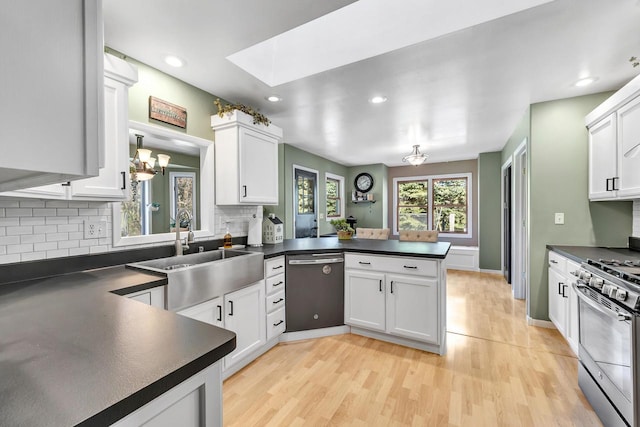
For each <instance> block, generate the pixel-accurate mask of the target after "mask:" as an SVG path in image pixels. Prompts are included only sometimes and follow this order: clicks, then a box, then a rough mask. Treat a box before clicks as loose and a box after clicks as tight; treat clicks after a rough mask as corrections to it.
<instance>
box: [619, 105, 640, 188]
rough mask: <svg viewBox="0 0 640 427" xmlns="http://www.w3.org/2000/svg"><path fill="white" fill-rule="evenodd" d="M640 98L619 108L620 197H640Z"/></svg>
mask: <svg viewBox="0 0 640 427" xmlns="http://www.w3.org/2000/svg"><path fill="white" fill-rule="evenodd" d="M639 170H640V98H636V99H635V100H633V101H631V102H629V103H628V104H627V105H625V106H624V107H622V108H621V109H620V110H618V175H617V176H618V177H619V179H618V180H616V189H617V190H618V197H624V198H635V197H640V173H638V171H639Z"/></svg>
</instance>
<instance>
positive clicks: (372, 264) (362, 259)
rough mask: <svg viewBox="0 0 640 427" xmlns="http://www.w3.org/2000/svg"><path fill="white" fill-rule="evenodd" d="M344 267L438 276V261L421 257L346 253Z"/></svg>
mask: <svg viewBox="0 0 640 427" xmlns="http://www.w3.org/2000/svg"><path fill="white" fill-rule="evenodd" d="M345 268H355V269H358V270H371V271H384V272H389V273H400V274H411V275H419V276H431V277H438V261H434V260H432V259H422V258H410V257H402V258H400V257H391V256H379V255H365V254H350V253H347V254H345Z"/></svg>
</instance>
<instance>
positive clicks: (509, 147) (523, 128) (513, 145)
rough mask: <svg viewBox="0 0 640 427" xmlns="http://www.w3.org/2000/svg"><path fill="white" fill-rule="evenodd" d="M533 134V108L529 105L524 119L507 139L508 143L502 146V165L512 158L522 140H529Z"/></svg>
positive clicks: (523, 116)
mask: <svg viewBox="0 0 640 427" xmlns="http://www.w3.org/2000/svg"><path fill="white" fill-rule="evenodd" d="M530 134H531V108H530V107H527V110H526V111H525V112H524V114H523V115H522V119H521V120H520V122H519V123H518V125H517V126H516V128H515V130H514V131H513V134H511V136H510V137H509V139H508V140H507V143H506V144H505V145H504V147H503V148H502V152H501V158H502V160H501V161H500V167H501V168H502V165H503V164H505V162H506V161H507V160H509V159H510V158H511V156H512V155H513V153H515V151H516V149H517V148H518V147H519V146H520V144H522V141H524V140H525V138H526V140H527V141H529V139H530V138H529V136H530Z"/></svg>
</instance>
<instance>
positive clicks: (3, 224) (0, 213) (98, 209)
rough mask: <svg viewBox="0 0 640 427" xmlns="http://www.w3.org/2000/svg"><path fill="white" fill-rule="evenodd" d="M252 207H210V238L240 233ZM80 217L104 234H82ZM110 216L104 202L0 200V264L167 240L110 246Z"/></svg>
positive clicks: (254, 210) (90, 252)
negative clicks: (212, 228) (212, 209)
mask: <svg viewBox="0 0 640 427" xmlns="http://www.w3.org/2000/svg"><path fill="white" fill-rule="evenodd" d="M258 209H259V210H260V211H261V210H262V207H261V206H260V207H256V206H246V207H245V206H224V207H217V206H216V207H215V213H214V215H215V226H216V229H215V236H214V238H220V239H221V238H222V237H223V236H224V234H225V232H226V223H227V222H229V231H230V232H231V234H232V235H233V236H234V237H240V236H246V235H247V232H248V221H249V219H250V218H252V216H253V214H255V213H256V212H257V210H258ZM84 221H104V222H106V223H107V237H105V238H92V239H85V238H84ZM112 239H113V215H112V206H111V203H109V202H79V201H64V200H38V199H18V198H0V264H8V263H14V262H22V261H34V260H41V259H49V258H62V257H67V256H75V255H89V254H97V253H104V252H111V251H120V250H127V249H134V248H141V247H148V246H163V245H167V244H168V243H166V242H165V243H158V244H147V245H136V246H118V247H114V246H113V240H112Z"/></svg>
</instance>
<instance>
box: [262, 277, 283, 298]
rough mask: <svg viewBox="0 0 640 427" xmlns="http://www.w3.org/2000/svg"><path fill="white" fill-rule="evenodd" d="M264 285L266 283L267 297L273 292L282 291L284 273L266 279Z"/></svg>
mask: <svg viewBox="0 0 640 427" xmlns="http://www.w3.org/2000/svg"><path fill="white" fill-rule="evenodd" d="M266 283H267V295H271V294H272V293H274V292H278V291H280V290H284V273H283V274H278V275H277V276H273V277H269V278H267V280H266Z"/></svg>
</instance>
